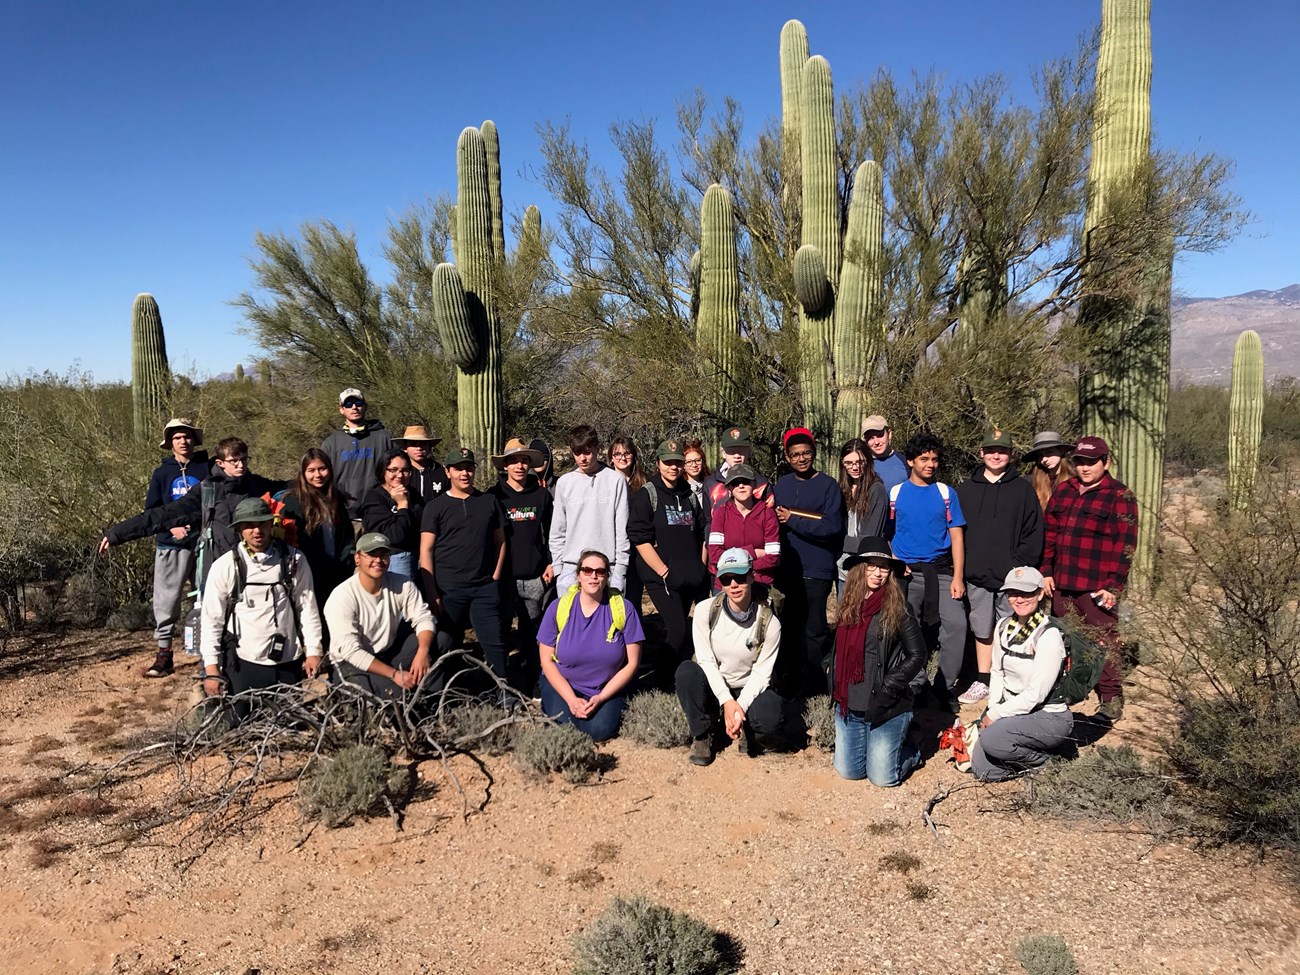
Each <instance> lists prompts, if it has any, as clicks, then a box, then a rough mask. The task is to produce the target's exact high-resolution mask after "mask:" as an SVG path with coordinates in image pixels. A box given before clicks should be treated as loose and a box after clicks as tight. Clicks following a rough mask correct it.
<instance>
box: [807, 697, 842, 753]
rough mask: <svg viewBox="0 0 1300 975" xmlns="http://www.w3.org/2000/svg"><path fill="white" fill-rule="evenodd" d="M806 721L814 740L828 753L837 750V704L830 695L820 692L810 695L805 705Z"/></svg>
mask: <svg viewBox="0 0 1300 975" xmlns="http://www.w3.org/2000/svg"><path fill="white" fill-rule="evenodd" d="M803 719H804V722H805V723H806V724H807V725H808V734H809V735H810V736H811V737H812V740H813V742H814V743H815V744H816V745H817V747H818V748H820V749H821V750H822V751H824V752H826V753H828V754H829V753H831V752H834V751H835V705H834V704H833V703H832V701H831V699H830V696H829V695H827V694H820V695H818V696H817V697H810V698H809V699H808V704H807V705H806V706H805V707H804V712H803Z"/></svg>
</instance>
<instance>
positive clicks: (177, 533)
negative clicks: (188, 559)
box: [168, 525, 190, 542]
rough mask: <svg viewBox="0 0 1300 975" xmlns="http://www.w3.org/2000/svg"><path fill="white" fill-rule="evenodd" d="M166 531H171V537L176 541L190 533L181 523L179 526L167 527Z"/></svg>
mask: <svg viewBox="0 0 1300 975" xmlns="http://www.w3.org/2000/svg"><path fill="white" fill-rule="evenodd" d="M168 531H169V532H170V533H171V536H172V538H174V539H176V541H178V542H179V541H181V540H182V539H184V538H188V537H189V534H190V530H189V527H188V526H186V525H181V526H180V527H179V528H171V529H168Z"/></svg>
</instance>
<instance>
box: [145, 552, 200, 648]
mask: <svg viewBox="0 0 1300 975" xmlns="http://www.w3.org/2000/svg"><path fill="white" fill-rule="evenodd" d="M193 578H194V552H193V551H191V550H190V549H188V548H159V549H157V550H156V551H155V552H154V555H153V620H154V628H153V636H154V639H155V640H157V641H158V648H159V649H160V650H167V649H170V647H171V645H172V634H173V633H174V632H175V630H176V621H177V620H178V619H180V615H181V598H182V597H183V596H184V595H185V591H186V588H187V587H188V586H189V584H190V581H191V580H192V579H193Z"/></svg>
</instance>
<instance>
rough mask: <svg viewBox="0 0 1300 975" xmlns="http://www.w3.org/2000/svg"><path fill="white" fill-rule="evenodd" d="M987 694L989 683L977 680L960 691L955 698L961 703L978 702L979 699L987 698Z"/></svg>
mask: <svg viewBox="0 0 1300 975" xmlns="http://www.w3.org/2000/svg"><path fill="white" fill-rule="evenodd" d="M988 696H989V685H988V684H986V683H984V682H983V681H982V680H977V681H975V682H974V683H973V684H971V686H970V687H968V688H966V690H965V691H964V692H963V693H962V695H961V697H959V698H957V700H959V701H961V703H962V704H979V702H980V701H983V700H985V699H987V698H988Z"/></svg>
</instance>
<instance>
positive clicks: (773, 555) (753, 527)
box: [709, 500, 781, 586]
mask: <svg viewBox="0 0 1300 975" xmlns="http://www.w3.org/2000/svg"><path fill="white" fill-rule="evenodd" d="M729 548H743V549H744V550H745V551H746V552H748V553H749V557H750V559H752V560H753V565H754V579H755V580H756V581H758V582H762V583H765V584H767V585H769V586H770V585H771V584H772V574H773V573H774V572H775V571H776V567H777V565H778V563H780V561H781V523H780V522H779V521H777V519H776V512H774V511H773V510H772V509H771V508H769V507H768V506H767V505H765V504H763V503H762V502H761V501H760V502H758V503H756V504H755V505H754V507H752V508H751V509H750V510H749V513H748V514H743V513H742V512H741V510H740V509H739V508H738V507H736V503H735V502H734V501H731V500H727V501H724V502H722V504H720V505H718V506H717V507H716V508H714V509H713V521H712V522H711V523H710V525H709V574H710V575H714V576H716V575H717V574H718V559H720V558H722V553H723V552H725V551H726V550H727V549H729Z"/></svg>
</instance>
